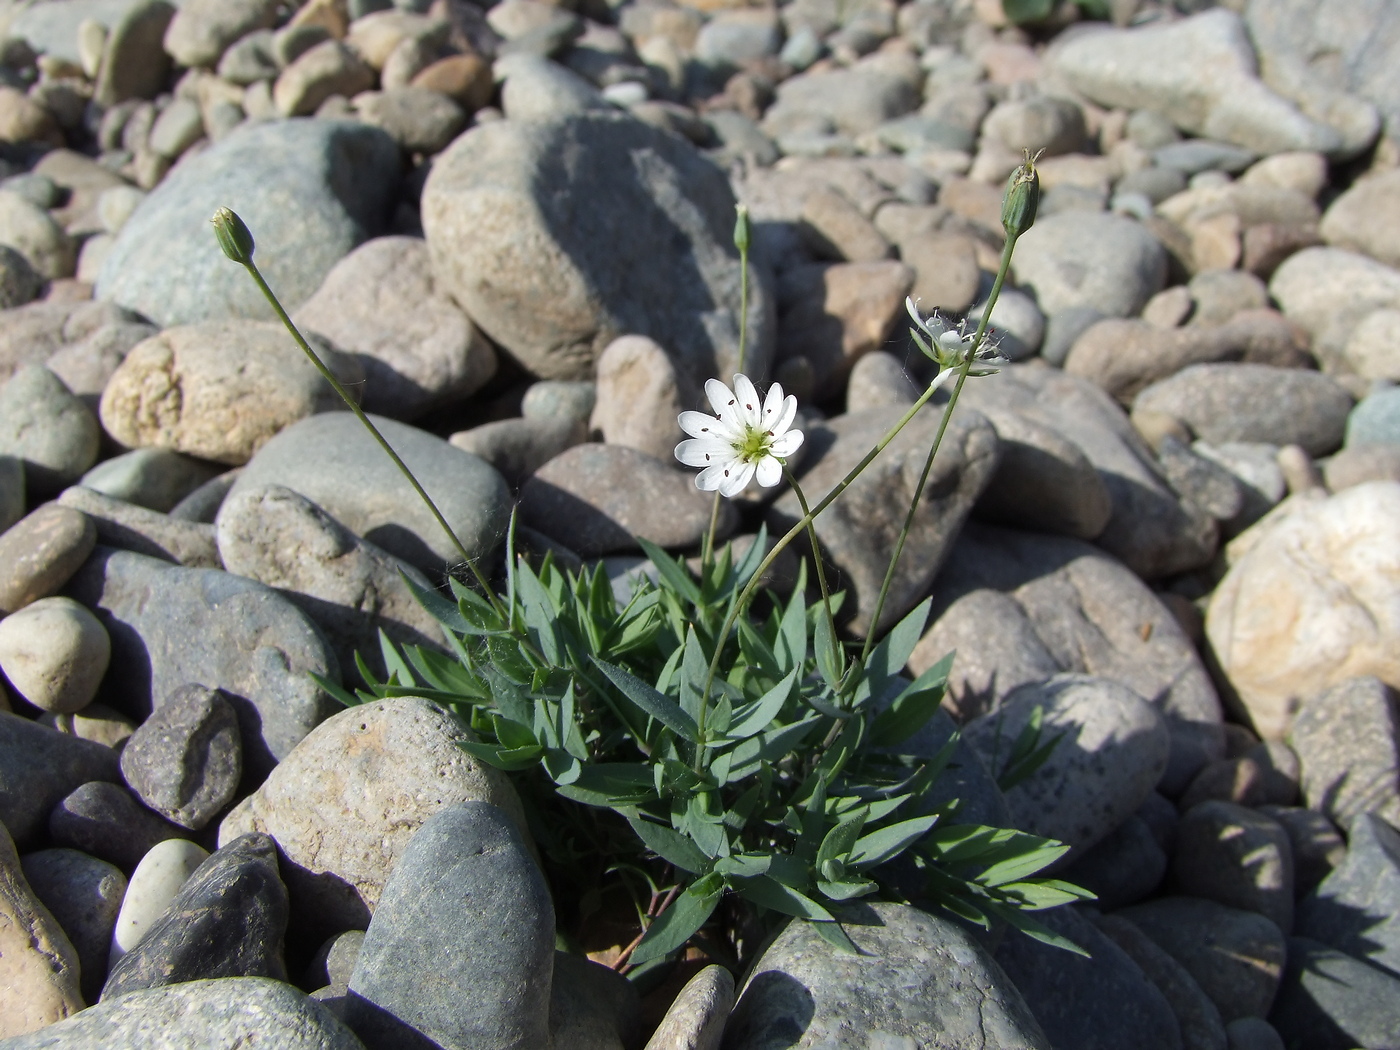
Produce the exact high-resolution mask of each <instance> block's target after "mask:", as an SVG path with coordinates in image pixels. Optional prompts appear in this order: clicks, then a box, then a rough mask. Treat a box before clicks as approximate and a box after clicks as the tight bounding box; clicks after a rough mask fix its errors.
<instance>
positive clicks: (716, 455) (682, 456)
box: [676, 438, 738, 467]
mask: <svg viewBox="0 0 1400 1050" xmlns="http://www.w3.org/2000/svg"><path fill="white" fill-rule="evenodd" d="M676 458H677V459H678V460H680V461H681V462H682V463H684V464H685V465H686V466H687V467H708V466H710V465H711V464H712V463H719V464H724V463H727V462H729V461H730V460H733V459H737V458H738V457H737V456H736V455H735V454H734V447H733V446H732V445H729V444H726V443H725V442H723V441H710V440H702V439H700V438H689V439H687V440H685V441H682V442H681V443H680V444H679V445H677V446H676Z"/></svg>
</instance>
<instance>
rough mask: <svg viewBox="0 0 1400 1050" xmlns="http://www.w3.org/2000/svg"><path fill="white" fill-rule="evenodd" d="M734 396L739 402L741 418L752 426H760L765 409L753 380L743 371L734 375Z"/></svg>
mask: <svg viewBox="0 0 1400 1050" xmlns="http://www.w3.org/2000/svg"><path fill="white" fill-rule="evenodd" d="M734 396H735V397H736V398H737V399H738V401H739V404H738V405H737V406H736V407H737V408H738V410H739V418H740V419H742V420H743V421H744V423H745V424H747V425H748V426H751V427H755V428H756V427H758V425H759V424H760V423H761V422H762V421H763V411H762V408H761V403H760V401H759V399H758V391H757V390H755V389H754V385H753V380H751V379H750V378H749V377H748V376H746V375H743V374H742V373H741V374H739V375H736V376H735V377H734Z"/></svg>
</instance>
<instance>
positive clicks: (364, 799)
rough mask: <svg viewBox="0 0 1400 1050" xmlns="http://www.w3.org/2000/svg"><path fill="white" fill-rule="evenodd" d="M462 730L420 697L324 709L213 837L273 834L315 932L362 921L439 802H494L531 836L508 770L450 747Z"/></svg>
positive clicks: (300, 916) (303, 921)
mask: <svg viewBox="0 0 1400 1050" xmlns="http://www.w3.org/2000/svg"><path fill="white" fill-rule="evenodd" d="M470 739H471V736H470V734H468V733H467V731H466V730H465V729H463V728H462V726H461V725H460V724H459V723H458V722H457V721H456V720H455V719H453V718H452V717H451V716H450V715H448V714H446V713H445V712H444V711H443V710H442V709H441V708H439V707H438V706H437V705H435V704H433V703H431V702H430V701H427V700H423V699H421V698H419V697H401V698H398V699H390V700H381V701H379V702H377V703H374V704H367V705H364V706H362V707H353V708H349V709H347V710H345V711H342V712H340V713H339V714H336V715H332V716H331V717H330V718H328V719H327V720H326V721H324V722H322V723H321V724H320V725H319V726H317V727H316V728H315V729H314V730H312V731H311V733H310V734H308V735H307V736H306V737H305V738H304V739H303V740H302V741H301V743H299V744H298V745H297V746H296V747H295V748H294V749H293V750H292V751H291V753H290V754H288V755H287V757H286V758H284V759H283V760H282V761H281V762H280V763H279V764H278V765H277V767H276V768H275V769H274V770H273V771H272V773H271V775H270V776H269V777H268V778H267V780H266V781H264V782H263V785H262V786H261V787H260V788H258V790H257V791H255V792H254V793H253V794H252V795H250V796H248V798H247V799H245V800H244V801H243V802H241V803H239V805H238V806H236V807H235V808H234V810H233V812H231V813H230V814H229V815H228V816H227V817H226V818H224V821H223V823H222V824H221V825H220V827H219V844H220V845H223V844H225V843H227V842H231V841H232V840H233V839H235V838H237V837H238V836H239V835H243V834H246V833H247V832H250V831H262V832H265V833H267V834H269V835H271V836H272V837H273V838H274V839H276V840H277V846H278V849H279V851H280V853H281V860H282V878H283V880H284V881H285V882H286V883H287V888H288V890H289V891H290V893H291V897H292V901H293V902H294V903H293V908H292V912H293V916H294V921H295V922H297V923H298V924H299V925H302V926H304V927H308V928H310V929H311V930H313V931H315V932H318V933H319V932H320V931H321V930H324V931H326V933H327V934H329V933H334V932H337V931H339V930H346V929H362V928H363V927H364V925H365V923H366V922H367V921H368V920H369V917H370V915H371V914H372V913H373V911H374V907H375V905H376V904H378V902H379V896H380V894H381V893H382V892H383V890H384V884H385V882H386V881H387V880H388V878H389V872H390V871H391V870H392V869H393V866H394V863H395V862H396V861H397V860H398V858H399V857H400V856H401V855H402V854H403V851H404V848H405V847H406V846H407V845H408V841H409V839H410V838H412V837H413V833H414V832H415V831H417V830H418V828H419V827H421V826H422V824H423V822H424V821H425V820H427V819H428V817H430V816H432V815H433V814H434V813H436V812H437V811H438V810H440V809H442V808H444V807H446V806H452V805H455V804H457V803H459V802H466V801H483V802H490V803H492V804H493V805H496V806H500V807H501V808H502V809H503V810H505V811H506V813H508V814H509V815H510V817H511V819H512V820H514V821H515V823H516V824H517V825H518V826H519V827H520V829H521V832H522V834H525V835H526V836H528V835H529V832H528V831H527V830H526V829H525V817H524V812H523V810H522V809H521V807H520V800H519V798H518V797H517V796H516V794H515V789H514V788H513V787H512V786H511V784H510V781H509V780H507V779H506V776H505V774H504V773H501V772H500V771H499V770H496V769H493V768H491V767H489V766H485V765H483V764H481V763H478V762H477V761H476V760H475V759H474V758H472V757H471V756H470V755H468V754H467V753H466V752H465V751H463V750H462V749H461V748H460V747H458V746H457V745H458V743H459V742H460V741H464V740H470Z"/></svg>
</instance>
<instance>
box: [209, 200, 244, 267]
mask: <svg viewBox="0 0 1400 1050" xmlns="http://www.w3.org/2000/svg"><path fill="white" fill-rule="evenodd" d="M209 221H210V222H211V223H213V225H214V236H215V237H216V238H217V239H218V241H219V247H220V248H222V249H223V250H224V254H225V255H227V256H228V257H229V258H230V259H232V260H233V261H234V262H236V263H242V264H243V265H244V266H247V265H248V264H249V263H250V262H252V261H253V234H252V233H251V232H250V231H249V229H248V227H247V225H246V224H245V223H244V222H243V220H242V219H240V218H239V217H238V216H237V215H236V214H234V212H233V211H231V210H230V209H228V208H220V209H219V210H218V211H216V212H215V213H214V217H213V218H212V219H210V220H209Z"/></svg>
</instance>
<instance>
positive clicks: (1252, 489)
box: [1191, 441, 1335, 536]
mask: <svg viewBox="0 0 1400 1050" xmlns="http://www.w3.org/2000/svg"><path fill="white" fill-rule="evenodd" d="M1191 451H1192V452H1194V453H1196V454H1197V455H1198V456H1203V457H1205V458H1206V459H1209V460H1212V461H1214V462H1216V463H1218V464H1220V465H1221V466H1222V467H1224V468H1225V469H1226V470H1228V471H1229V472H1230V473H1231V474H1232V475H1234V478H1235V483H1236V485H1237V486H1238V488H1239V492H1240V495H1241V497H1242V498H1243V503H1242V505H1241V507H1240V511H1239V513H1238V514H1237V515H1236V516H1235V517H1233V518H1231V519H1230V520H1229V521H1228V522H1225V523H1224V530H1225V535H1227V536H1232V535H1236V534H1238V533H1240V532H1243V531H1244V530H1245V529H1247V528H1249V526H1251V525H1253V524H1254V523H1255V522H1256V521H1258V520H1259V519H1260V518H1262V517H1263V516H1264V515H1265V514H1267V513H1268V512H1269V511H1270V510H1272V509H1273V508H1274V507H1275V506H1277V505H1278V503H1279V502H1280V501H1281V500H1282V499H1283V497H1284V496H1286V495H1287V494H1288V485H1287V482H1285V481H1284V477H1283V470H1282V469H1281V468H1280V467H1279V465H1278V446H1277V445H1271V444H1268V443H1266V442H1246V441H1225V442H1222V443H1220V444H1219V445H1215V444H1211V443H1210V442H1206V441H1194V442H1192V443H1191ZM1334 458H1335V457H1334Z"/></svg>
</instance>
